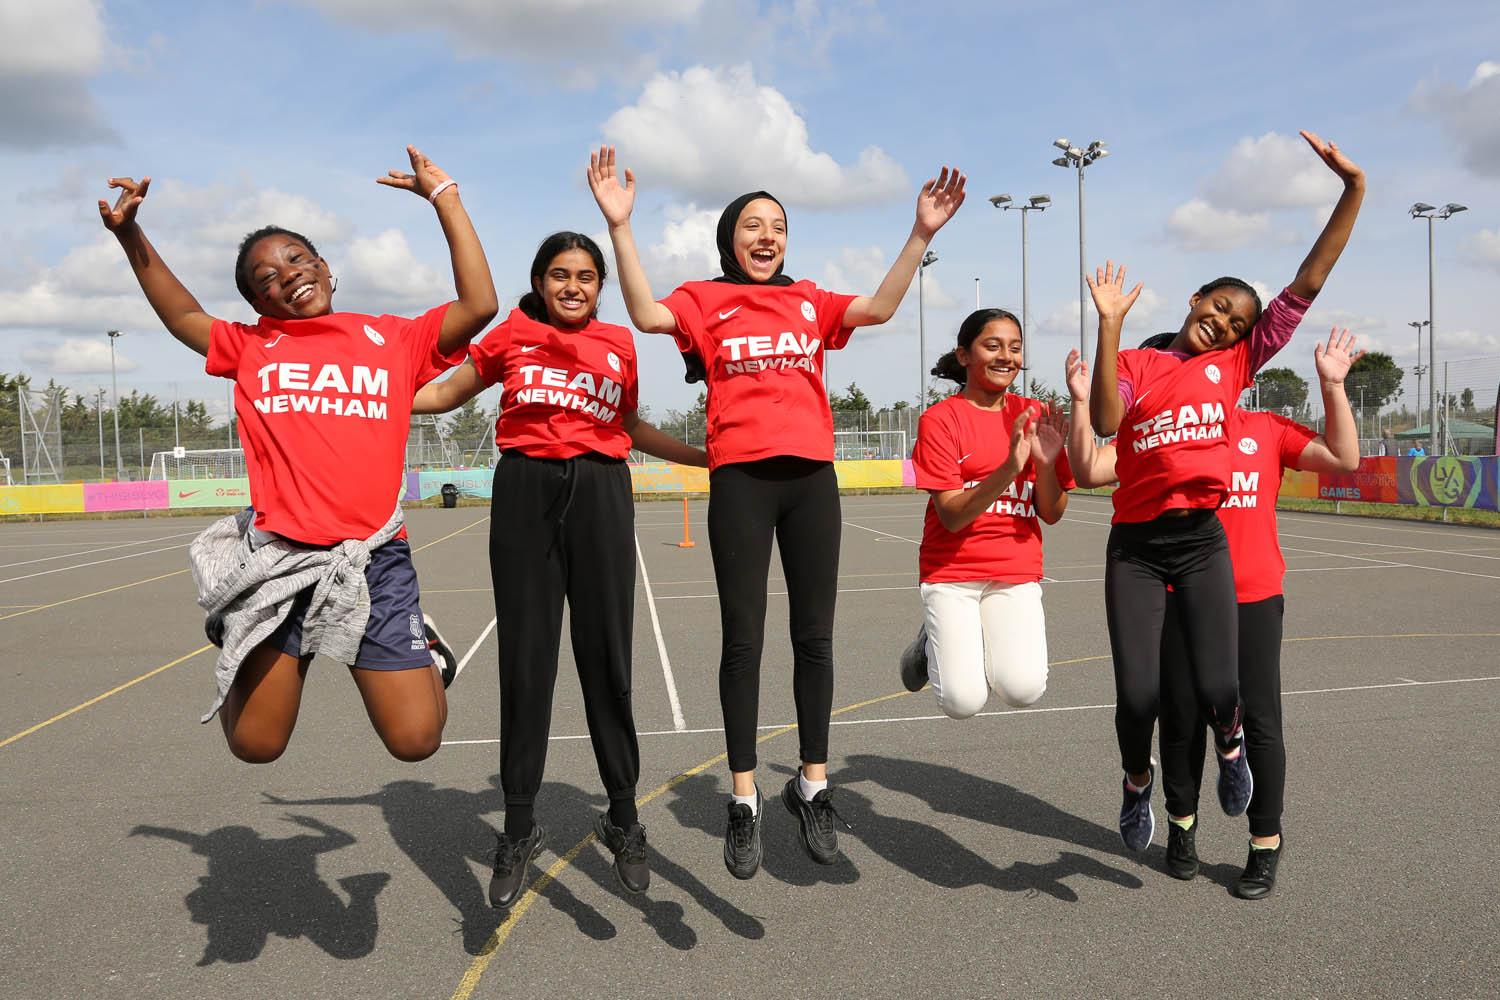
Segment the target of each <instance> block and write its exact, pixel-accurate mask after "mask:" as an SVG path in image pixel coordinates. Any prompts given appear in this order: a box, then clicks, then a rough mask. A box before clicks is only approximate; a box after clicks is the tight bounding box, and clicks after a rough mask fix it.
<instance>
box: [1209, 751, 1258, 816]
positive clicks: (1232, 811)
mask: <svg viewBox="0 0 1500 1000" xmlns="http://www.w3.org/2000/svg"><path fill="white" fill-rule="evenodd" d="M1214 756H1215V757H1217V758H1218V759H1219V806H1220V807H1221V808H1223V810H1224V815H1225V816H1243V815H1244V813H1245V810H1246V809H1247V808H1249V806H1250V797H1251V796H1252V795H1254V794H1255V778H1254V776H1253V775H1251V773H1250V751H1249V748H1248V747H1246V746H1245V738H1244V737H1243V736H1241V737H1240V752H1239V753H1238V754H1236V755H1235V758H1234V760H1225V759H1224V755H1223V754H1222V753H1217V752H1216V753H1215V754H1214Z"/></svg>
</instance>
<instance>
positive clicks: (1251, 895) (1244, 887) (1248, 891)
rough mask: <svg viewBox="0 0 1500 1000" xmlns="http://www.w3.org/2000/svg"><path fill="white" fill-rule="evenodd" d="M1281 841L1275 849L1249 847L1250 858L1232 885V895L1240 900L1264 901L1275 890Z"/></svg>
mask: <svg viewBox="0 0 1500 1000" xmlns="http://www.w3.org/2000/svg"><path fill="white" fill-rule="evenodd" d="M1285 846H1286V843H1285V842H1284V841H1283V842H1282V843H1280V844H1277V845H1276V846H1275V847H1256V846H1255V845H1254V844H1251V845H1250V857H1249V859H1248V860H1246V862H1245V870H1244V871H1243V872H1241V873H1240V877H1239V879H1238V880H1236V881H1235V883H1234V894H1235V895H1236V896H1238V897H1240V898H1241V899H1265V898H1266V897H1267V896H1269V895H1270V894H1271V890H1272V889H1274V888H1276V864H1277V862H1279V861H1280V860H1281V849H1282V848H1283V847H1285Z"/></svg>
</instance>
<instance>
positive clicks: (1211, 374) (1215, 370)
mask: <svg viewBox="0 0 1500 1000" xmlns="http://www.w3.org/2000/svg"><path fill="white" fill-rule="evenodd" d="M1203 374H1204V375H1205V376H1206V377H1207V378H1208V380H1209V381H1210V382H1212V383H1213V384H1214V385H1218V384H1219V380H1220V379H1222V378H1223V377H1224V376H1223V375H1221V374H1219V366H1218V365H1209V366H1208V367H1207V368H1205V369H1203Z"/></svg>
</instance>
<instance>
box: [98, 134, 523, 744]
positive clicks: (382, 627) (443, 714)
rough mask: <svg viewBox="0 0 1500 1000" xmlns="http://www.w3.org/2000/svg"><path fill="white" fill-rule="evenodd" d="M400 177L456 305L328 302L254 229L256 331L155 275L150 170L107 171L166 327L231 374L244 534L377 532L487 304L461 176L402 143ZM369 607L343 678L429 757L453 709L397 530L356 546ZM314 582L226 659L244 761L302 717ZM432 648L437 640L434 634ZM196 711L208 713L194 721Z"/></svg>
mask: <svg viewBox="0 0 1500 1000" xmlns="http://www.w3.org/2000/svg"><path fill="white" fill-rule="evenodd" d="M406 149H407V154H408V155H409V157H410V159H411V167H412V172H411V173H403V172H399V171H395V170H392V171H390V173H389V175H388V176H386V177H382V178H380V179H379V183H381V184H385V185H387V186H389V187H395V188H401V189H404V190H407V191H412V192H414V193H416V194H418V195H421V196H422V197H424V198H426V199H428V201H430V202H431V203H432V204H433V207H434V208H435V209H436V210H437V216H438V222H439V223H440V224H441V225H442V227H443V235H444V236H445V237H446V238H447V241H448V249H449V252H450V254H451V255H452V259H453V280H454V284H455V285H456V287H457V289H458V298H457V299H456V300H454V301H453V302H450V303H447V304H445V305H441V306H438V307H437V308H435V309H432V310H430V311H428V312H427V313H424V314H423V315H421V316H419V317H417V318H416V319H403V318H401V317H397V316H368V315H364V314H362V313H340V312H334V311H333V290H334V284H335V283H334V281H333V277H332V275H331V273H330V271H329V268H328V264H327V262H326V261H324V260H323V258H322V257H320V256H319V255H318V252H317V250H316V249H315V248H314V247H313V245H312V242H311V241H310V240H308V239H307V238H306V237H304V236H299V235H298V234H296V233H293V232H291V231H289V230H286V229H280V228H278V227H275V226H267V227H266V228H264V229H259V230H256V231H255V232H253V233H251V234H250V235H249V236H247V237H245V239H244V241H243V242H242V243H241V244H240V249H239V256H238V258H237V259H236V260H235V265H234V281H235V285H236V286H237V287H238V288H239V291H240V294H241V295H242V296H244V298H245V301H246V302H248V303H250V306H251V307H252V308H253V309H254V310H255V311H256V312H257V313H259V314H260V317H261V318H260V321H259V322H257V323H256V324H255V325H254V326H246V325H244V324H241V323H231V322H227V321H225V320H221V319H215V318H214V317H213V316H210V315H209V314H208V313H206V312H204V311H203V307H202V306H200V305H199V304H198V300H197V299H195V298H194V297H193V296H192V294H191V293H190V292H189V291H188V290H187V289H186V288H184V287H183V286H182V284H181V282H179V281H178V280H177V278H176V277H175V276H174V275H173V274H172V272H171V271H170V270H168V269H167V265H166V264H165V263H163V261H162V259H161V257H160V255H158V254H157V252H156V249H155V247H153V246H152V245H151V242H150V241H149V240H147V239H146V235H145V233H143V232H142V231H141V228H140V225H139V224H138V223H137V222H136V213H137V212H138V210H139V209H140V206H141V203H142V201H143V200H144V199H145V197H146V191H147V189H148V188H149V186H150V184H151V178H149V177H147V178H144V179H142V180H141V182H140V183H139V184H137V183H136V182H135V181H133V180H131V179H130V178H126V177H116V178H111V180H110V182H109V184H110V187H114V188H119V189H120V192H121V194H120V197H119V199H118V200H117V201H116V202H115V204H114V206H113V207H111V206H110V205H109V204H108V203H107V202H104V201H100V202H99V215H100V218H101V219H102V220H103V222H104V225H105V228H107V229H109V230H110V231H111V232H113V233H114V234H115V236H116V238H117V239H119V241H120V247H121V248H122V249H123V250H124V251H125V256H126V258H127V259H128V260H129V261H130V266H131V268H132V270H134V272H135V276H136V280H137V281H139V282H140V285H141V290H142V291H143V292H145V293H146V299H147V300H148V301H149V302H150V303H151V307H152V308H153V309H154V310H156V314H157V316H159V317H160V318H161V321H162V325H164V326H165V327H166V328H167V330H168V331H169V332H170V333H171V334H172V335H173V336H174V337H176V338H177V339H178V340H180V341H182V342H183V343H184V344H186V345H187V346H188V347H190V348H192V349H193V350H195V351H197V352H198V353H199V354H202V355H205V356H207V358H208V363H207V371H208V373H209V374H210V375H218V376H222V377H224V378H230V379H233V380H234V382H235V394H234V398H235V413H236V415H237V416H238V418H239V424H240V439H241V442H242V443H243V445H244V447H245V461H246V466H247V468H248V471H249V475H250V498H251V502H252V503H253V504H254V508H255V519H254V523H253V525H251V526H249V532H250V536H249V538H250V544H251V545H252V546H253V547H255V548H259V547H261V546H264V545H267V544H270V543H272V542H279V543H284V544H286V545H288V546H291V547H292V548H298V547H301V548H312V547H315V548H332V547H335V546H338V545H339V544H340V543H342V542H345V541H349V540H362V539H366V538H369V537H371V536H374V535H376V534H377V533H380V532H382V530H383V529H384V528H386V527H387V526H388V525H389V523H390V522H391V520H392V518H393V514H392V511H393V509H394V508H395V506H396V499H397V496H398V495H399V492H400V486H401V483H402V470H403V469H404V467H405V456H406V435H407V430H408V427H409V424H410V411H411V401H412V396H413V395H414V394H415V392H416V391H417V389H418V388H419V387H420V386H422V385H424V384H426V383H427V382H429V381H431V380H432V379H433V378H435V377H437V376H438V375H439V374H441V373H442V372H443V371H445V370H447V369H448V368H451V367H452V366H454V365H456V364H458V363H459V361H460V360H462V358H463V352H464V349H465V348H466V347H468V344H469V341H470V340H471V339H472V338H473V337H474V335H475V334H477V333H479V332H480V331H481V330H483V329H484V325H485V324H486V323H488V322H489V321H490V320H491V319H493V318H494V315H495V311H496V308H497V304H496V301H495V286H494V284H493V283H492V282H491V280H490V270H489V265H488V264H487V263H486V262H485V259H484V250H483V248H482V247H481V246H480V244H479V237H478V236H477V235H476V234H475V232H474V226H473V223H472V222H470V221H469V216H468V213H467V212H465V211H464V207H463V203H462V202H460V201H459V197H458V186H457V184H456V183H455V182H454V181H453V180H451V179H450V178H449V177H448V175H447V174H445V173H444V172H443V171H442V170H441V169H439V168H438V166H437V165H436V164H434V163H433V162H432V161H431V160H429V159H427V158H426V157H425V156H423V155H422V154H421V153H420V152H418V151H417V149H416V148H415V147H412V146H408V147H406ZM365 580H366V586H367V588H368V591H369V602H370V614H369V621H368V624H367V626H366V629H365V634H364V640H363V642H362V643H361V644H360V645H359V650H358V654H357V657H356V659H355V661H354V662H353V663H352V664H351V671H350V672H351V673H352V674H353V676H354V682H355V685H356V686H357V687H358V688H359V693H360V696H361V697H362V698H363V699H364V703H365V709H366V711H367V712H368V713H369V716H370V721H371V723H372V724H373V725H374V727H375V731H376V733H378V734H379V735H380V738H381V740H382V741H383V742H384V743H385V746H386V749H387V750H389V751H390V752H391V754H392V755H393V756H395V757H397V758H399V759H401V760H407V761H416V760H422V759H424V758H426V757H429V756H431V755H432V754H433V753H435V752H436V751H437V748H438V746H439V744H440V743H441V740H442V732H443V724H444V723H445V722H446V720H447V717H448V704H447V700H446V697H445V695H444V692H443V686H444V685H443V677H442V674H441V672H440V671H439V669H437V667H436V666H435V661H434V651H433V650H432V649H429V648H428V645H429V641H430V640H431V639H432V638H433V632H432V630H431V629H430V626H429V628H428V630H427V636H426V637H425V638H424V636H423V632H424V629H423V621H424V616H423V615H422V611H421V608H420V607H419V605H418V598H419V594H418V590H417V577H416V570H415V567H414V566H413V565H412V560H411V549H410V547H409V546H408V545H407V543H406V539H405V533H404V530H403V531H401V532H400V533H398V534H397V535H396V537H394V538H393V539H391V540H390V541H388V542H386V543H385V544H384V545H381V546H379V547H377V548H374V549H372V550H371V551H370V553H369V563H368V565H367V566H366V568H365ZM312 593H313V588H312V587H309V588H308V589H307V590H304V591H303V592H302V593H301V594H300V595H299V596H298V597H297V598H296V600H295V601H293V602H292V603H291V608H290V612H289V614H287V616H286V618H285V620H284V621H282V622H281V624H280V625H279V626H278V627H277V628H276V629H275V631H273V632H271V633H270V635H269V637H268V638H266V639H265V640H264V641H262V642H261V643H260V644H259V645H257V646H255V647H254V649H253V650H252V651H251V652H250V653H249V655H248V656H246V657H245V659H244V660H243V662H241V663H240V664H238V670H237V672H235V673H234V677H233V681H232V682H231V684H230V686H229V688H228V691H227V692H226V693H224V694H222V695H221V699H220V701H216V702H215V704H214V708H213V710H212V711H210V713H209V715H210V716H212V714H213V711H217V712H218V715H219V721H220V723H221V724H222V725H223V727H224V735H225V737H226V738H227V740H228V742H229V749H230V752H232V753H233V754H234V755H235V756H236V757H239V758H240V759H241V760H246V761H251V762H254V763H261V762H265V761H272V760H275V759H276V758H277V757H279V756H281V753H282V751H284V750H285V749H286V745H287V741H288V740H289V739H291V735H292V729H293V727H294V726H295V725H296V722H297V710H298V707H299V706H300V705H301V701H302V684H303V679H304V677H305V676H306V674H307V667H308V663H309V662H310V661H311V659H312V658H311V656H301V655H300V651H301V649H302V626H303V622H304V616H305V615H307V614H308V613H309V605H310V599H311V597H312ZM434 645H436V644H435V643H434ZM205 721H207V717H205Z"/></svg>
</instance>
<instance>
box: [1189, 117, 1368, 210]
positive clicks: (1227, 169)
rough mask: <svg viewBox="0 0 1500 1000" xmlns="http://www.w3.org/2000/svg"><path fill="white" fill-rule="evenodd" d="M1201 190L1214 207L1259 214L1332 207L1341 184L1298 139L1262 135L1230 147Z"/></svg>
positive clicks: (1286, 136) (1297, 137)
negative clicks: (1285, 209) (1268, 211)
mask: <svg viewBox="0 0 1500 1000" xmlns="http://www.w3.org/2000/svg"><path fill="white" fill-rule="evenodd" d="M1203 190H1204V193H1205V194H1206V195H1207V196H1208V200H1209V201H1210V202H1211V203H1212V204H1213V205H1214V206H1216V207H1218V208H1221V209H1234V210H1236V211H1240V212H1246V213H1259V212H1264V211H1266V210H1267V209H1278V208H1308V207H1319V206H1326V205H1329V204H1332V203H1333V202H1334V201H1336V200H1337V199H1338V196H1339V192H1340V191H1341V190H1343V184H1342V183H1341V182H1340V181H1339V179H1338V177H1336V176H1335V175H1334V173H1333V171H1331V170H1329V169H1328V166H1327V165H1326V164H1325V163H1324V162H1323V161H1322V159H1321V158H1319V157H1318V155H1317V154H1316V153H1314V152H1313V151H1312V149H1311V148H1310V147H1309V146H1308V145H1307V142H1306V140H1304V139H1303V138H1302V137H1301V136H1297V135H1292V136H1288V135H1282V134H1280V133H1279V132H1267V133H1266V134H1265V135H1263V136H1261V137H1260V138H1259V139H1251V138H1249V137H1246V138H1243V139H1241V140H1240V141H1239V142H1237V143H1235V145H1234V149H1232V150H1230V152H1229V155H1228V156H1227V157H1225V158H1224V162H1223V163H1222V164H1221V165H1220V166H1219V169H1218V170H1217V171H1216V172H1215V173H1214V175H1213V176H1212V177H1210V178H1209V179H1208V180H1207V181H1206V182H1205V183H1204V185H1203Z"/></svg>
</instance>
